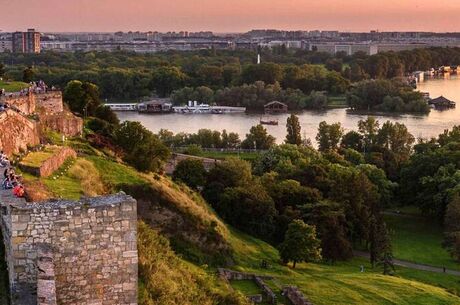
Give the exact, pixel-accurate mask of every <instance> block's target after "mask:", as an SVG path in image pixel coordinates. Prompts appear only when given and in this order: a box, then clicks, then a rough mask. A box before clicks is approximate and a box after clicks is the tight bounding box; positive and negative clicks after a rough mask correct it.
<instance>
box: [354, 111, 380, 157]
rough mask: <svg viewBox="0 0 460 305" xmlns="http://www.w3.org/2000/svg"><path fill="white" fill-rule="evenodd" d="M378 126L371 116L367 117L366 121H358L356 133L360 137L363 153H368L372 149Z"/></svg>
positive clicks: (377, 122)
mask: <svg viewBox="0 0 460 305" xmlns="http://www.w3.org/2000/svg"><path fill="white" fill-rule="evenodd" d="M379 126H380V124H379V121H378V120H376V119H375V118H374V117H372V116H370V117H368V118H367V119H366V120H359V122H358V131H359V133H360V134H361V136H362V139H363V142H364V144H363V145H364V150H365V151H370V150H371V149H372V148H373V145H374V143H375V141H376V137H377V132H378V131H379Z"/></svg>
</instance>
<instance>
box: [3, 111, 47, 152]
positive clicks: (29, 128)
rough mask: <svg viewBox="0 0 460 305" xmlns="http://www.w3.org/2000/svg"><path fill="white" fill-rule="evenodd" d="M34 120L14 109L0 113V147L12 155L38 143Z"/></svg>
mask: <svg viewBox="0 0 460 305" xmlns="http://www.w3.org/2000/svg"><path fill="white" fill-rule="evenodd" d="M38 130H39V129H38V125H37V123H36V122H34V121H31V120H29V119H28V118H26V117H24V116H23V115H21V114H20V113H18V112H16V111H14V110H6V111H3V112H1V113H0V149H3V151H4V152H5V153H6V154H7V155H12V154H14V153H17V152H19V151H20V150H26V149H27V147H28V146H35V145H38V144H40V137H39V131H38Z"/></svg>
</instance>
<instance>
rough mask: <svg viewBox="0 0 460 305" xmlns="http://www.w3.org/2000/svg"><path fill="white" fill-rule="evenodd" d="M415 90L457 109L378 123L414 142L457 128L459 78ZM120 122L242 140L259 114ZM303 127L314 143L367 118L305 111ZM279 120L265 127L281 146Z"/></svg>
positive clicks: (124, 116) (129, 116)
mask: <svg viewBox="0 0 460 305" xmlns="http://www.w3.org/2000/svg"><path fill="white" fill-rule="evenodd" d="M418 89H419V90H420V91H422V92H429V93H430V96H431V97H432V98H436V97H438V96H440V95H443V96H445V97H446V98H448V99H450V100H453V101H455V102H457V104H458V107H457V108H456V109H451V110H445V111H438V110H434V109H433V110H432V111H431V112H430V114H428V115H412V114H405V115H374V117H376V118H377V119H378V120H379V121H380V123H383V122H385V121H387V120H390V121H394V122H400V123H404V124H405V125H406V126H407V128H408V129H409V131H410V132H411V133H412V134H413V135H414V136H415V137H417V138H420V137H422V138H430V137H433V136H437V135H439V134H440V133H441V132H442V131H443V130H444V129H446V128H451V127H452V126H454V125H459V124H460V77H458V76H450V77H449V78H444V79H430V80H426V81H425V82H423V83H421V84H419V87H418ZM117 115H118V117H119V118H120V120H121V121H125V120H130V121H139V122H141V123H142V124H143V125H144V126H145V127H146V128H147V129H149V130H151V131H153V132H155V133H157V132H158V131H159V130H160V129H168V130H171V131H172V132H174V133H178V132H186V133H195V132H197V131H198V130H199V129H201V128H208V129H212V130H219V131H221V130H223V129H226V130H227V132H236V133H238V134H239V135H240V138H241V139H244V137H245V135H246V133H248V131H249V129H250V128H251V126H254V125H257V124H258V123H259V120H260V115H258V114H242V113H241V114H164V115H149V114H138V113H137V112H130V111H126V112H118V113H117ZM298 116H299V120H300V124H301V127H302V135H303V136H306V137H307V138H310V139H311V140H312V142H315V141H314V139H315V136H316V133H317V129H318V125H319V123H320V122H322V121H326V122H327V123H335V122H340V123H341V124H342V126H343V127H344V129H345V130H346V131H349V130H356V129H357V124H358V121H359V120H362V119H365V118H366V117H367V115H359V114H351V113H348V112H347V110H346V109H331V110H325V111H304V112H302V113H299V114H298ZM274 117H275V118H277V119H278V120H279V125H278V126H266V128H267V130H268V132H269V133H270V134H271V135H273V136H274V137H276V139H277V142H278V143H282V142H283V141H284V138H285V136H286V126H285V125H286V119H287V117H288V114H280V115H276V116H274Z"/></svg>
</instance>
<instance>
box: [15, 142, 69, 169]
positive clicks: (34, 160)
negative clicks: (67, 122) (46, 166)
mask: <svg viewBox="0 0 460 305" xmlns="http://www.w3.org/2000/svg"><path fill="white" fill-rule="evenodd" d="M59 149H60V147H57V146H48V147H46V148H44V149H43V150H41V151H36V152H31V153H29V154H27V156H25V157H24V159H22V161H21V164H22V165H25V166H29V167H40V166H41V164H42V163H43V162H44V161H46V160H48V159H49V158H50V157H51V156H53V154H54V153H55V152H57V151H58V150H59Z"/></svg>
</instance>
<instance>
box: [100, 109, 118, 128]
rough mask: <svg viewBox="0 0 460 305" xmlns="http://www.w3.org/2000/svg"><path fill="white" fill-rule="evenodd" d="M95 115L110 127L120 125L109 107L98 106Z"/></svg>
mask: <svg viewBox="0 0 460 305" xmlns="http://www.w3.org/2000/svg"><path fill="white" fill-rule="evenodd" d="M95 115H96V117H97V118H99V119H101V120H104V121H106V122H108V123H110V124H112V125H118V124H120V120H119V119H118V117H117V114H116V113H115V112H113V110H112V109H110V107H109V106H99V107H97V108H96V111H95Z"/></svg>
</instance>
